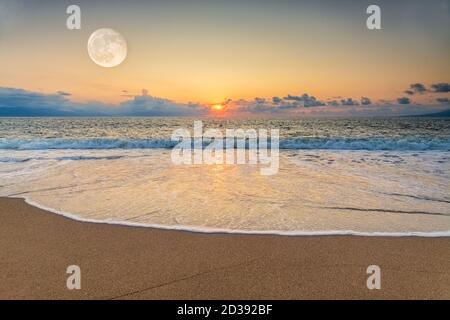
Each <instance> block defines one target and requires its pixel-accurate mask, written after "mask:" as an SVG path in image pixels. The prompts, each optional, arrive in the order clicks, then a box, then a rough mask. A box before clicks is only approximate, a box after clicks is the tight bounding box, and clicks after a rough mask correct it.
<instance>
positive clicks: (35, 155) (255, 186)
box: [0, 149, 450, 237]
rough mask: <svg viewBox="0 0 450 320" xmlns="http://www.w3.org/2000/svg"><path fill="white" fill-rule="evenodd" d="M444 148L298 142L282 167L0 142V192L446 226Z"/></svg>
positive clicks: (261, 220)
mask: <svg viewBox="0 0 450 320" xmlns="http://www.w3.org/2000/svg"><path fill="white" fill-rule="evenodd" d="M449 157H450V153H449V152H430V151H428V152H418V153H417V152H404V151H402V152H392V151H386V152H374V151H327V150H325V151H318V150H303V151H302V150H299V151H287V150H286V151H283V152H282V153H281V159H280V160H281V162H280V172H279V174H277V175H275V176H273V177H263V176H261V175H259V174H258V172H259V169H258V167H257V166H252V165H241V166H233V165H231V166H227V165H197V166H175V165H173V164H172V163H171V161H170V150H166V149H133V150H117V149H113V150H28V151H15V150H3V151H2V150H0V159H4V158H9V159H26V161H9V162H0V181H1V182H0V196H9V197H22V198H25V199H26V201H27V202H28V203H30V204H32V205H35V206H38V207H41V208H43V209H46V210H50V211H52V212H55V213H58V214H62V215H64V216H67V217H70V218H73V219H76V220H79V221H86V222H95V223H109V224H123V225H130V226H142V227H154V228H163V229H173V230H185V231H195V232H208V233H210V232H213V233H214V232H219V233H244V234H280V235H349V234H352V235H363V236H427V237H436V236H449V232H450V195H449V192H448V181H449V179H450V167H449V163H450V162H449V161H448V159H449Z"/></svg>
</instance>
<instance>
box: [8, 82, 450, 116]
mask: <svg viewBox="0 0 450 320" xmlns="http://www.w3.org/2000/svg"><path fill="white" fill-rule="evenodd" d="M119 93H127V92H123V91H119ZM333 99H336V98H333ZM436 102H439V103H440V104H441V105H439V104H437V103H436V104H435V105H433V106H425V105H424V106H421V105H414V104H412V102H411V100H410V99H409V98H407V97H401V98H399V99H397V100H396V101H387V100H377V101H376V102H372V100H371V99H370V98H368V97H361V100H360V101H358V100H356V99H353V98H346V99H342V100H341V101H339V100H337V99H336V100H331V99H330V100H327V101H326V102H323V101H322V100H320V99H317V98H316V97H314V96H312V95H309V94H307V93H305V94H303V95H299V96H296V95H287V96H285V97H284V98H280V97H273V98H271V99H270V98H269V99H267V98H264V97H256V98H254V99H252V100H245V99H238V100H231V99H227V100H225V101H223V102H222V103H221V105H223V106H225V107H226V108H224V111H223V113H222V114H223V115H225V116H230V117H233V116H236V117H258V116H261V117H267V118H279V117H300V116H308V115H310V116H323V115H330V116H343V115H355V114H359V115H381V116H383V115H400V114H401V115H408V114H425V113H430V112H431V111H440V110H442V108H444V107H447V105H448V103H449V102H448V97H442V98H437V99H436ZM369 104H370V105H373V106H374V107H373V108H367V107H365V106H366V105H369ZM439 108H440V109H439ZM209 113H210V106H209V105H206V104H200V103H192V102H188V103H179V102H175V101H172V100H169V99H165V98H160V97H156V96H152V95H151V94H149V92H148V90H146V89H143V90H142V92H141V94H138V95H133V96H131V97H130V98H127V100H125V101H123V102H122V103H119V104H108V103H102V102H98V101H88V102H75V101H72V100H71V94H70V93H69V92H66V91H57V92H55V93H50V94H48V93H40V92H33V91H27V90H24V89H16V88H2V87H0V116H161V117H170V116H174V117H182V116H192V117H201V116H206V115H208V114H209Z"/></svg>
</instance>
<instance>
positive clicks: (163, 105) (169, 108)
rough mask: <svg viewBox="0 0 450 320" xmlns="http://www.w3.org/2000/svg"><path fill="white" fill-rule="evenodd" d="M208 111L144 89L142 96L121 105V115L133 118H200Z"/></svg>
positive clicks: (202, 107) (200, 106)
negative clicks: (157, 95)
mask: <svg viewBox="0 0 450 320" xmlns="http://www.w3.org/2000/svg"><path fill="white" fill-rule="evenodd" d="M208 111H209V110H208V109H207V107H205V106H202V105H200V104H195V103H187V104H182V103H176V102H173V101H171V100H168V99H163V98H159V97H154V96H151V95H149V94H148V90H146V89H142V94H141V95H140V96H135V97H134V98H133V99H132V100H128V101H125V102H123V103H121V104H120V113H121V114H124V115H131V116H156V117H163V116H200V115H206V114H207V113H208Z"/></svg>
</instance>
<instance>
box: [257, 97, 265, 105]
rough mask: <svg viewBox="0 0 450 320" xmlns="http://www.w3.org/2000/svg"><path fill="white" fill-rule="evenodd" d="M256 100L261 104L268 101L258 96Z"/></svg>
mask: <svg viewBox="0 0 450 320" xmlns="http://www.w3.org/2000/svg"><path fill="white" fill-rule="evenodd" d="M255 102H256V103H259V104H261V103H264V102H266V99H264V98H260V97H256V98H255Z"/></svg>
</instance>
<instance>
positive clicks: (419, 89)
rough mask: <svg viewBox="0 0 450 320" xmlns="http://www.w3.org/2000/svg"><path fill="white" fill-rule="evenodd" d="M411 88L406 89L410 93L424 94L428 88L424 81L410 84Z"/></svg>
mask: <svg viewBox="0 0 450 320" xmlns="http://www.w3.org/2000/svg"><path fill="white" fill-rule="evenodd" d="M409 88H410V90H406V91H405V93H407V94H409V95H414V94H416V93H418V94H424V93H425V92H426V91H427V88H426V87H425V86H424V85H423V84H422V83H413V84H411V85H410V86H409Z"/></svg>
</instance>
